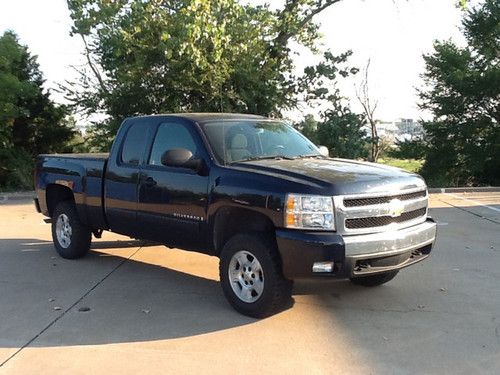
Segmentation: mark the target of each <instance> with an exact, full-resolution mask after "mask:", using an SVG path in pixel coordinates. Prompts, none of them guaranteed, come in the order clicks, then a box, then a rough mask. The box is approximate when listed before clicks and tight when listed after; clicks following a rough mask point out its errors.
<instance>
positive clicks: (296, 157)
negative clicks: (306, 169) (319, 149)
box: [294, 154, 325, 159]
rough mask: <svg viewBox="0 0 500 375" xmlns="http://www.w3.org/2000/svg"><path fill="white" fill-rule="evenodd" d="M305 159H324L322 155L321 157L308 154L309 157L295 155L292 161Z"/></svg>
mask: <svg viewBox="0 0 500 375" xmlns="http://www.w3.org/2000/svg"><path fill="white" fill-rule="evenodd" d="M307 158H316V159H317V158H320V159H324V158H325V156H324V155H321V154H310V155H297V156H295V158H294V159H307Z"/></svg>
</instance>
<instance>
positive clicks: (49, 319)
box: [0, 192, 500, 374]
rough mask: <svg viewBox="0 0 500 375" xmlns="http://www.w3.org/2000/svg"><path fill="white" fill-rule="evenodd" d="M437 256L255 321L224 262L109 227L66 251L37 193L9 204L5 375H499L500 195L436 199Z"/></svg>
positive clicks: (3, 249) (3, 269) (320, 287)
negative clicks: (75, 254) (73, 257)
mask: <svg viewBox="0 0 500 375" xmlns="http://www.w3.org/2000/svg"><path fill="white" fill-rule="evenodd" d="M430 215H431V216H433V217H434V218H435V219H436V220H437V221H438V241H437V244H436V246H435V248H434V250H433V253H432V256H431V257H430V258H429V259H428V260H426V261H424V262H422V263H419V264H417V265H415V266H413V267H410V268H408V269H405V270H403V271H402V272H400V274H399V275H398V276H397V277H396V278H395V279H394V280H393V281H391V282H390V283H388V284H386V285H384V286H381V287H378V288H364V287H359V286H354V285H351V284H350V283H349V282H344V281H341V282H337V281H314V282H312V281H309V282H305V281H303V282H296V283H295V287H294V296H293V297H294V301H295V302H294V306H293V307H292V308H290V309H288V310H286V311H284V312H282V313H280V314H278V315H275V316H273V317H270V318H267V319H263V320H255V319H251V318H247V317H245V316H242V315H240V314H238V313H236V312H235V311H233V310H232V308H231V307H230V306H229V304H228V303H227V302H226V301H225V299H224V297H223V295H222V291H221V289H220V286H219V282H218V260H217V259H216V258H214V257H209V256H205V255H200V254H197V253H190V252H186V251H181V250H173V249H167V248H165V247H163V246H155V245H151V244H146V243H142V242H139V241H135V240H130V239H129V238H127V237H122V236H118V235H115V234H112V233H105V234H104V235H103V238H102V239H100V240H95V241H94V242H93V246H92V252H91V253H90V254H89V256H87V257H85V258H83V259H80V260H77V261H69V260H64V259H61V258H59V257H58V256H57V254H56V252H55V250H54V248H53V246H52V242H51V239H50V226H49V225H47V224H45V223H44V222H43V221H42V218H43V217H42V216H41V215H40V214H37V213H36V212H35V210H34V207H33V206H32V204H31V202H29V201H27V200H9V199H3V200H1V201H0V373H5V374H45V373H46V374H49V373H50V374H59V373H63V372H64V373H71V374H79V373H81V374H100V373H118V372H120V373H122V374H129V373H146V374H155V373H159V374H160V373H161V374H166V373H169V374H192V373H198V374H222V373H233V374H242V373H246V372H249V373H252V374H256V373H259V374H268V373H275V374H283V373H287V374H332V373H335V374H339V373H342V374H350V373H352V374H391V373H394V374H415V373H436V374H443V373H449V374H471V373H474V374H478V373H479V374H482V373H484V374H499V373H500V193H491V192H490V193H469V194H464V193H456V194H435V195H432V196H431V209H430Z"/></svg>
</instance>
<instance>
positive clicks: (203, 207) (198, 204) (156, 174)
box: [138, 119, 208, 248]
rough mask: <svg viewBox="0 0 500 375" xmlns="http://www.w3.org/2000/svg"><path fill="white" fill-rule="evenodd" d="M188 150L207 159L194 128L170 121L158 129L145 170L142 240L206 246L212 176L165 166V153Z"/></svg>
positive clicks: (141, 195)
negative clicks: (163, 159)
mask: <svg viewBox="0 0 500 375" xmlns="http://www.w3.org/2000/svg"><path fill="white" fill-rule="evenodd" d="M175 148H185V149H187V150H189V151H191V152H192V153H193V155H194V157H196V158H202V159H203V158H204V157H205V155H204V152H203V150H204V149H203V146H202V143H201V139H200V138H199V135H198V134H197V133H196V131H195V130H194V129H193V127H192V125H191V124H189V123H185V122H181V121H179V120H176V119H169V120H167V121H165V122H162V123H161V124H159V125H158V128H157V130H156V135H155V138H154V141H153V145H152V148H151V152H150V156H149V158H148V160H147V161H146V163H145V164H144V167H143V168H142V169H141V173H140V178H139V188H138V222H139V225H140V231H141V234H142V237H144V238H147V239H150V240H153V241H157V242H161V243H164V244H166V245H170V246H180V247H184V248H197V247H200V246H203V245H204V240H205V239H204V238H203V236H202V233H203V231H202V225H204V224H205V223H206V212H207V197H208V191H207V190H208V173H205V174H206V175H201V174H199V173H198V172H196V171H194V170H192V169H188V168H181V167H167V166H165V165H162V164H161V156H162V155H163V153H164V152H166V151H168V150H172V149H175Z"/></svg>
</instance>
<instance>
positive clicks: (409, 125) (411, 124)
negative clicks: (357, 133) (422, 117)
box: [364, 118, 424, 145]
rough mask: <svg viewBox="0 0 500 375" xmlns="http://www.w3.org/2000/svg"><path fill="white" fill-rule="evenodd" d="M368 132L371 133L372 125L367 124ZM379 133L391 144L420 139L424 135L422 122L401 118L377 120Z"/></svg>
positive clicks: (380, 136) (381, 137)
mask: <svg viewBox="0 0 500 375" xmlns="http://www.w3.org/2000/svg"><path fill="white" fill-rule="evenodd" d="M364 129H365V130H366V134H367V135H368V136H369V135H370V134H371V130H370V126H369V125H365V127H364ZM377 133H378V136H379V138H380V139H382V140H384V142H386V143H388V144H389V145H393V144H395V143H396V142H404V141H409V140H414V139H420V138H422V137H423V135H424V128H423V127H422V124H421V123H419V122H418V121H415V120H413V119H411V118H410V119H407V118H400V119H398V120H396V121H381V120H377Z"/></svg>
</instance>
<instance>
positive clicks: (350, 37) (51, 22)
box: [0, 0, 463, 121]
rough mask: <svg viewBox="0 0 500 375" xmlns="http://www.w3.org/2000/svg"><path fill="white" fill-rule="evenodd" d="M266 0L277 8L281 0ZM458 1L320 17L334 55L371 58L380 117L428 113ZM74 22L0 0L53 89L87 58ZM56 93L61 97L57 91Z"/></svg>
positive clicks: (346, 2)
mask: <svg viewBox="0 0 500 375" xmlns="http://www.w3.org/2000/svg"><path fill="white" fill-rule="evenodd" d="M248 1H249V2H250V0H248ZM251 2H252V3H264V2H266V1H261V0H251ZM267 2H269V3H271V4H272V5H273V6H276V5H278V6H279V5H280V4H281V3H282V2H283V0H270V1H267ZM455 4H456V0H343V1H342V2H340V3H339V4H335V5H333V6H332V7H330V8H329V9H327V10H326V11H324V12H323V13H322V14H320V15H319V16H318V17H317V18H316V20H317V21H319V22H320V23H321V32H322V33H323V35H324V39H323V44H324V46H325V47H327V48H330V49H332V50H333V51H334V52H335V53H341V52H343V51H345V50H348V49H351V50H352V51H353V52H354V54H353V56H352V57H351V59H350V64H351V65H352V66H356V67H359V68H362V67H364V66H365V65H366V61H367V60H368V58H370V59H371V66H370V73H369V74H370V78H369V79H370V87H369V88H370V94H371V96H372V98H373V99H377V100H378V102H379V105H378V110H377V113H376V116H377V118H379V119H382V120H386V121H390V120H394V119H397V118H400V117H405V118H419V117H420V116H422V115H423V114H422V113H420V112H419V110H418V108H417V106H416V103H417V96H416V91H415V87H418V86H420V85H421V80H420V78H419V75H420V74H421V73H422V72H423V68H424V64H423V60H422V54H423V53H427V52H430V51H431V50H432V42H433V41H434V40H435V39H440V40H442V39H449V38H451V39H452V40H454V41H456V42H457V43H459V44H462V43H463V38H462V36H461V34H460V31H459V28H458V26H459V24H460V17H461V10H459V9H457V8H456V6H455ZM70 22H71V20H70V18H69V12H68V10H67V6H66V1H65V0H0V33H3V31H5V30H7V29H11V30H14V31H15V32H16V33H17V34H18V35H19V37H20V41H21V43H23V44H26V45H28V47H29V49H30V51H31V52H32V53H33V54H36V55H38V62H39V63H40V67H41V70H42V71H43V73H44V76H45V78H46V80H47V82H46V87H47V88H54V87H56V83H58V82H59V83H62V82H64V80H67V79H69V80H71V79H73V78H74V77H75V73H74V71H73V70H72V69H71V67H70V65H81V64H83V63H84V59H83V57H82V54H81V51H82V44H81V42H80V40H79V39H78V38H76V37H74V38H71V37H70V36H69V30H70ZM315 59H316V58H315V57H314V56H311V55H310V54H306V53H303V54H302V55H301V56H300V57H299V58H298V59H297V65H298V67H303V66H306V65H310V64H312V63H314V62H315ZM360 78H361V76H360V75H359V76H358V77H357V78H353V79H351V80H348V81H346V82H343V83H342V85H341V89H342V92H343V93H344V94H345V95H346V96H348V97H350V98H351V103H352V107H353V109H354V110H359V106H358V104H357V102H356V99H355V96H354V84H355V82H359V80H360ZM52 95H53V97H54V99H55V100H57V101H61V100H62V98H61V96H60V95H58V94H57V93H52ZM309 112H311V113H313V114H315V111H314V110H312V111H311V110H310V111H309Z"/></svg>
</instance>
